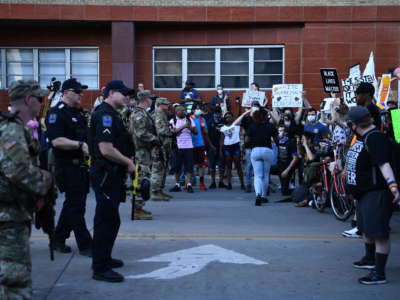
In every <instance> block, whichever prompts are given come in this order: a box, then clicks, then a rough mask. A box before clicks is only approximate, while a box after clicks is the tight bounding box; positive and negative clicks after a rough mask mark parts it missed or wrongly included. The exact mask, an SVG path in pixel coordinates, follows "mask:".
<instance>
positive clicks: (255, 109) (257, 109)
mask: <svg viewBox="0 0 400 300" xmlns="http://www.w3.org/2000/svg"><path fill="white" fill-rule="evenodd" d="M251 110H252V111H253V112H256V111H259V110H260V109H259V108H258V107H257V106H254V107H252V108H251Z"/></svg>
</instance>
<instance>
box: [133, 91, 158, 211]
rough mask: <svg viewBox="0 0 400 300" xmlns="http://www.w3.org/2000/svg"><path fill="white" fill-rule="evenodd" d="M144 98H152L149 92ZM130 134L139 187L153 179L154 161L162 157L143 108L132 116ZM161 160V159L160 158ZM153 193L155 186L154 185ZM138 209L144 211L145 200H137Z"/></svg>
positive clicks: (150, 121) (148, 116)
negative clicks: (137, 166)
mask: <svg viewBox="0 0 400 300" xmlns="http://www.w3.org/2000/svg"><path fill="white" fill-rule="evenodd" d="M141 93H143V97H145V96H146V95H148V96H150V93H149V91H143V92H140V93H139V94H138V97H139V96H140V94H141ZM130 132H131V133H132V135H133V141H134V144H135V161H136V163H137V164H138V165H139V174H138V185H139V186H142V181H143V180H144V179H145V178H147V179H148V180H150V178H151V166H152V159H153V158H154V157H160V142H159V139H158V137H157V133H156V129H155V126H154V121H153V119H152V118H151V116H150V115H149V114H148V113H147V112H146V110H145V109H143V108H141V107H136V108H135V109H134V110H133V112H132V114H131V116H130ZM158 159H159V158H158ZM152 191H153V184H152ZM135 203H136V207H137V208H138V209H143V207H144V205H145V201H144V200H136V202H135Z"/></svg>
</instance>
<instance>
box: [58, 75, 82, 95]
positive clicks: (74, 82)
mask: <svg viewBox="0 0 400 300" xmlns="http://www.w3.org/2000/svg"><path fill="white" fill-rule="evenodd" d="M87 88H88V86H87V85H82V84H81V83H80V82H79V80H78V79H76V78H70V79H67V80H65V81H64V82H63V84H62V87H61V91H62V92H64V91H66V90H86V89H87Z"/></svg>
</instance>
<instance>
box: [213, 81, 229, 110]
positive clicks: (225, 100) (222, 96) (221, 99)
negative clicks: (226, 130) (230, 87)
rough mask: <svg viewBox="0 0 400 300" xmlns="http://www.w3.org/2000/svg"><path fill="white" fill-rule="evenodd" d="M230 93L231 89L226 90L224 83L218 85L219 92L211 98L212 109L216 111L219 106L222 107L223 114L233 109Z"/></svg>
mask: <svg viewBox="0 0 400 300" xmlns="http://www.w3.org/2000/svg"><path fill="white" fill-rule="evenodd" d="M229 94H230V93H229V91H224V87H223V85H222V84H219V85H217V94H216V95H215V96H214V97H213V98H212V100H211V110H212V111H215V109H216V108H217V107H221V110H222V114H225V113H226V112H228V111H231V103H230V100H229Z"/></svg>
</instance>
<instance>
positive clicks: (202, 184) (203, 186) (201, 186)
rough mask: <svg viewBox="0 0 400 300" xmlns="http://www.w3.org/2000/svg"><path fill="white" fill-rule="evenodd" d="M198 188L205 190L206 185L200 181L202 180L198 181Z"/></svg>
mask: <svg viewBox="0 0 400 300" xmlns="http://www.w3.org/2000/svg"><path fill="white" fill-rule="evenodd" d="M200 189H201V190H202V191H207V188H206V186H205V185H204V183H202V182H200Z"/></svg>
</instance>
